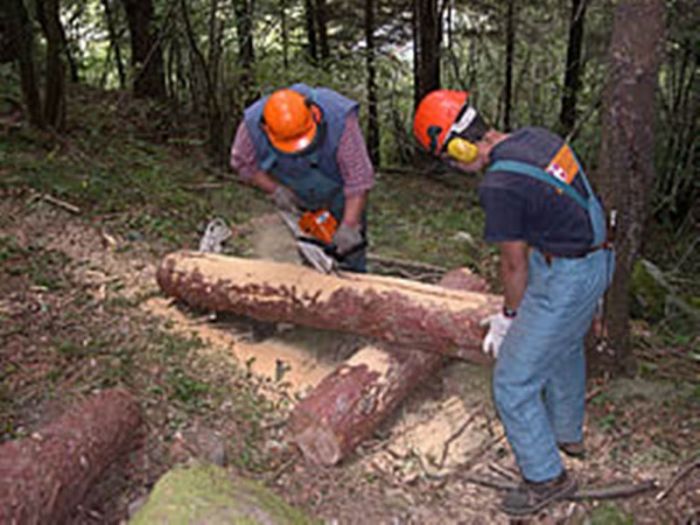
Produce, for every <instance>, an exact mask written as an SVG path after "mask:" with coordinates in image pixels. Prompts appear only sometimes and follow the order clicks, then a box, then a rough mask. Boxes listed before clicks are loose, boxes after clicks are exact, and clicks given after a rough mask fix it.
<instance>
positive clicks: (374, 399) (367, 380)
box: [288, 268, 488, 465]
mask: <svg viewBox="0 0 700 525" xmlns="http://www.w3.org/2000/svg"><path fill="white" fill-rule="evenodd" d="M440 286H443V287H445V288H450V289H457V290H465V291H486V290H488V285H487V283H486V281H484V280H483V279H482V278H480V277H478V276H476V275H474V274H472V273H471V272H470V271H469V270H467V269H465V268H460V269H457V270H453V271H451V272H448V273H447V274H445V275H444V276H443V277H442V279H441V281H440ZM445 360H446V359H445V358H444V357H443V356H441V355H440V354H437V353H432V352H423V351H420V350H412V349H406V348H394V349H392V350H391V351H390V350H388V349H386V348H382V347H379V346H372V345H370V346H366V347H364V348H361V349H360V350H358V351H357V352H356V353H355V354H354V355H353V356H352V357H350V359H348V360H347V361H345V362H344V363H343V364H341V365H340V366H339V367H338V368H336V369H335V371H333V372H332V373H330V374H329V375H327V376H326V377H325V378H324V379H323V380H322V381H321V382H320V383H319V384H318V385H317V386H316V388H314V389H313V390H312V391H311V392H310V393H309V394H308V395H307V396H306V397H305V398H304V399H303V400H302V401H301V402H300V403H299V404H297V406H296V407H295V408H294V411H293V412H292V414H291V416H290V419H289V426H288V428H289V431H290V434H291V439H292V441H293V442H294V443H296V444H297V446H298V447H299V449H300V450H301V452H302V454H303V455H304V457H305V458H306V459H307V460H309V461H310V462H312V463H316V464H322V465H335V464H336V463H338V462H339V461H341V460H342V459H343V458H345V457H347V456H348V455H349V454H350V453H351V452H352V451H353V450H354V449H355V447H357V445H359V444H360V443H361V442H362V441H364V440H365V439H367V438H368V437H369V436H370V435H371V434H372V433H373V432H374V431H375V430H376V428H377V427H378V426H379V424H380V423H381V422H382V421H384V420H385V419H386V417H388V416H389V415H390V414H391V413H392V412H393V411H394V409H395V408H396V406H398V404H399V403H400V402H401V401H403V400H404V399H405V398H406V396H407V395H408V394H409V393H410V392H412V391H413V390H414V389H415V388H416V387H417V386H419V385H420V384H421V383H422V382H423V381H425V380H427V378H429V377H434V376H435V374H436V373H437V372H438V371H439V370H440V368H442V365H443V364H444V362H445Z"/></svg>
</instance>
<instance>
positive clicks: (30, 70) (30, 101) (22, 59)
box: [6, 0, 46, 128]
mask: <svg viewBox="0 0 700 525" xmlns="http://www.w3.org/2000/svg"><path fill="white" fill-rule="evenodd" d="M6 8H7V10H8V12H9V18H10V23H9V26H10V32H11V35H12V37H11V40H12V41H13V43H14V46H15V48H16V51H17V57H18V60H19V69H20V78H21V83H22V98H23V99H24V103H25V105H26V106H27V113H28V114H29V122H31V123H32V125H33V126H36V127H38V128H44V127H45V126H46V123H45V121H44V112H43V110H42V106H41V97H40V95H39V87H38V85H37V78H36V68H35V66H34V34H33V32H32V24H31V21H30V20H29V15H28V14H27V10H26V8H25V7H24V2H23V1H22V0H10V1H9V3H8V4H6Z"/></svg>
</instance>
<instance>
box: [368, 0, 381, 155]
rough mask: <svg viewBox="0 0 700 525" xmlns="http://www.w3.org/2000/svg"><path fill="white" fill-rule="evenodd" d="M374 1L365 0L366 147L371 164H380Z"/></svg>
mask: <svg viewBox="0 0 700 525" xmlns="http://www.w3.org/2000/svg"><path fill="white" fill-rule="evenodd" d="M374 7H375V6H374V0H365V42H366V44H367V61H366V64H367V113H368V118H367V147H368V150H369V158H370V159H371V160H372V164H373V165H374V166H375V168H376V167H379V164H380V155H379V148H380V143H379V140H380V135H379V111H378V102H377V79H376V76H377V68H376V65H375V62H374V58H375V52H376V50H375V45H374Z"/></svg>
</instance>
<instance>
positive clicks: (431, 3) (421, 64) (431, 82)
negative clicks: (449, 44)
mask: <svg viewBox="0 0 700 525" xmlns="http://www.w3.org/2000/svg"><path fill="white" fill-rule="evenodd" d="M413 34H414V39H413V41H414V42H415V46H414V47H415V49H414V57H413V88H414V96H413V98H414V106H415V107H418V104H419V102H420V101H421V100H422V99H423V97H424V96H425V95H427V94H428V93H430V92H431V91H433V90H435V89H438V88H439V87H440V40H441V16H440V11H439V9H438V2H437V0H413Z"/></svg>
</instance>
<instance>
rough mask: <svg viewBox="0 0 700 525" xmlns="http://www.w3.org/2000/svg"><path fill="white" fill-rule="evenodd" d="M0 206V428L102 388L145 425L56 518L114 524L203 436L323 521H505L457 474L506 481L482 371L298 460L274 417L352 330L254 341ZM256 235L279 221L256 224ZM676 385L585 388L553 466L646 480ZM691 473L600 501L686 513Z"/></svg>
mask: <svg viewBox="0 0 700 525" xmlns="http://www.w3.org/2000/svg"><path fill="white" fill-rule="evenodd" d="M1 208H2V209H1V210H0V216H2V217H3V219H2V222H1V224H0V239H3V243H4V249H5V251H4V252H3V253H6V254H7V255H6V256H5V257H4V261H3V278H2V280H1V281H0V282H1V283H2V284H0V313H2V315H3V318H4V319H5V320H6V322H4V323H3V330H2V333H1V334H0V336H2V358H3V369H4V370H3V379H4V381H3V387H4V389H5V393H4V394H5V395H4V396H3V405H2V410H3V412H2V415H3V430H4V435H3V437H4V438H5V439H7V438H10V437H14V438H18V437H21V436H23V435H27V434H28V433H30V432H31V431H32V429H33V428H35V427H37V426H38V425H40V424H41V423H42V422H44V421H47V420H49V419H50V418H51V417H53V416H54V415H56V414H57V413H60V411H61V410H62V409H64V408H65V407H66V406H68V405H69V404H70V403H71V401H72V400H73V399H74V398H75V397H76V396H78V395H81V394H85V393H87V392H89V391H91V390H93V389H95V388H103V387H106V386H109V385H112V384H126V385H127V386H128V387H129V388H130V389H131V390H132V391H134V392H135V393H136V394H137V395H138V396H139V398H140V399H141V401H142V403H143V406H144V410H145V413H146V417H147V420H148V423H149V424H148V428H149V439H148V445H147V446H146V447H145V449H144V450H142V451H141V452H140V453H138V454H136V455H135V457H133V458H131V460H130V463H129V465H125V466H122V468H121V469H118V470H119V471H118V472H115V473H112V474H111V475H110V476H108V478H107V479H106V480H105V481H104V482H102V483H101V484H100V486H98V487H96V488H95V491H94V494H93V495H92V496H91V500H90V501H89V502H86V504H85V505H84V506H83V507H82V508H81V509H80V510H79V511H78V512H77V514H76V515H75V516H74V523H117V522H119V521H120V520H123V519H125V517H126V516H127V513H128V510H129V505H130V504H132V503H133V502H134V501H137V502H138V500H139V498H141V497H142V496H144V495H145V494H146V493H147V491H148V488H149V487H150V486H151V485H152V483H154V481H155V480H156V479H157V478H158V476H159V475H160V474H162V473H163V472H164V471H165V470H167V469H168V468H169V467H170V466H171V465H173V464H175V463H177V462H179V461H186V460H187V458H189V457H191V456H192V455H205V457H208V456H207V455H209V456H211V454H215V451H216V450H217V447H219V448H221V449H223V450H225V453H226V456H227V457H228V458H229V462H228V464H229V465H230V468H231V469H232V470H234V471H236V472H238V473H239V474H242V475H247V476H252V477H256V478H260V479H263V480H264V481H266V482H267V483H268V485H269V486H271V487H272V488H273V489H274V490H275V491H277V492H278V493H279V494H280V495H282V496H283V497H284V498H285V499H286V500H287V501H289V502H291V503H293V504H296V505H299V506H300V507H302V508H304V509H306V510H307V511H308V512H309V513H310V514H312V515H315V516H318V517H320V518H322V519H324V520H326V521H327V522H336V523H505V522H507V520H506V519H505V518H504V516H503V515H501V514H500V513H499V512H498V510H497V501H498V496H499V495H498V493H497V492H496V491H494V490H492V489H488V488H485V487H481V486H479V485H475V484H473V483H470V482H469V481H468V478H469V475H470V474H473V473H479V474H488V475H490V476H495V477H497V478H501V480H504V481H505V480H509V479H511V480H512V479H516V477H517V471H516V469H515V465H514V462H513V458H512V455H511V453H510V451H509V449H508V447H507V444H506V442H505V440H503V439H502V428H501V426H500V424H499V422H498V420H497V419H496V417H495V415H494V412H493V408H492V406H491V402H490V399H489V394H488V392H489V375H490V372H489V370H486V369H483V368H480V367H476V366H471V365H468V364H465V363H453V364H451V365H449V366H448V367H446V368H445V369H444V370H443V373H442V374H440V376H438V377H435V378H434V381H432V382H431V383H430V384H427V385H423V386H422V387H421V388H420V389H419V391H417V392H415V393H414V394H413V395H412V396H411V397H410V398H409V399H408V400H407V401H406V402H405V403H404V404H403V405H402V406H401V408H400V410H399V411H398V413H397V414H396V415H395V416H394V417H393V418H392V420H391V421H387V422H386V424H385V425H383V427H382V428H381V429H380V431H379V432H378V433H377V435H376V437H375V438H374V439H373V440H371V441H370V442H368V443H366V444H365V445H363V446H362V447H361V449H360V450H359V451H358V452H357V453H356V454H354V455H353V456H352V457H351V458H349V460H347V461H346V462H344V463H343V464H341V465H340V466H338V467H334V468H327V469H319V468H317V467H311V466H309V465H306V464H305V463H304V462H303V460H301V459H300V458H299V457H298V456H297V455H296V454H295V452H294V450H293V449H291V448H290V447H289V445H288V444H287V443H286V442H285V433H284V418H285V415H286V414H287V413H288V410H289V407H290V406H292V404H293V402H294V400H295V399H296V397H297V396H300V395H303V392H304V390H305V389H306V388H309V387H311V386H313V385H314V384H315V383H317V382H318V381H319V380H320V379H321V378H322V377H323V375H324V374H326V373H328V372H329V371H330V370H332V368H333V366H334V364H335V363H337V362H339V361H340V360H341V359H342V358H343V357H346V356H347V355H349V354H350V353H351V352H352V350H353V348H356V347H357V342H356V341H354V340H353V338H352V337H348V336H344V335H340V334H334V333H332V332H327V333H322V332H317V331H312V330H308V329H298V328H294V327H277V330H276V333H275V335H273V336H272V337H267V338H265V339H264V340H262V341H256V340H255V333H254V332H255V326H254V324H253V323H251V322H250V321H246V320H244V319H215V318H213V317H212V316H208V315H206V314H203V313H201V312H189V311H187V310H185V309H183V308H182V307H178V306H177V305H174V304H171V303H170V302H168V301H167V300H166V299H164V298H162V297H161V296H160V295H159V292H158V290H157V288H156V285H155V281H154V278H153V276H154V270H155V266H156V264H157V262H158V254H157V253H153V251H152V249H151V248H152V247H150V246H148V245H146V244H145V243H142V242H138V241H137V242H132V241H128V240H126V239H123V238H120V237H118V236H114V235H112V234H110V233H109V232H107V231H105V230H104V229H101V228H98V227H95V225H93V224H89V223H85V222H84V221H83V220H82V219H81V218H80V217H76V216H74V215H73V214H71V213H69V212H66V211H64V210H62V209H58V208H56V207H55V206H53V205H52V204H50V203H46V202H43V201H31V199H29V200H28V195H27V194H25V193H22V192H20V193H18V194H15V195H4V198H3V201H2V205H1ZM262 231H265V232H266V233H264V234H262V235H263V236H275V235H277V234H278V232H279V230H278V229H276V226H275V225H274V223H273V224H271V225H267V226H265V227H263V228H262ZM105 239H109V241H105ZM253 244H254V245H255V246H256V248H258V249H259V248H260V244H261V245H264V244H265V243H260V244H258V242H257V240H255V239H253ZM273 255H274V254H273ZM261 256H269V254H266V253H262V254H261ZM694 395H695V396H696V395H697V392H693V390H692V385H691V384H690V383H683V382H676V383H672V382H656V381H654V382H650V381H644V380H626V381H616V382H607V383H606V382H599V383H594V384H592V385H591V391H590V393H589V410H588V425H587V429H586V443H587V446H588V449H589V459H588V460H586V461H585V462H580V461H573V460H572V461H569V462H568V466H569V467H570V468H571V470H572V471H574V472H576V473H577V475H578V477H579V479H580V480H581V481H582V482H583V483H584V484H592V485H605V484H609V483H611V482H613V481H615V480H617V481H625V482H641V481H644V480H650V479H655V480H657V481H658V482H659V485H660V486H664V485H665V484H666V483H668V481H669V480H670V479H671V477H672V476H673V474H674V473H675V472H676V471H677V469H678V467H679V466H680V465H681V464H682V463H683V462H684V461H687V460H688V459H689V458H690V457H691V453H692V451H693V450H696V449H697V437H698V433H697V431H698V426H697V424H698V410H697V409H698V405H697V398H696V397H694ZM241 405H243V406H244V410H243V411H241ZM246 411H247V413H245V412H246ZM202 442H204V443H206V442H208V443H209V445H208V448H207V445H206V444H205V445H201V443H202ZM699 482H700V477H698V473H697V472H692V473H691V474H690V475H688V476H687V477H685V478H684V479H683V480H681V481H680V482H679V483H678V485H677V486H675V487H674V488H673V490H672V491H671V492H670V494H668V496H667V497H665V498H664V499H663V500H662V501H660V502H657V501H656V500H655V498H654V495H655V494H656V493H655V492H650V493H647V494H644V495H640V496H637V497H634V498H629V499H625V500H620V501H618V502H617V503H616V505H617V507H618V508H619V509H621V511H622V512H624V513H627V514H628V515H629V516H633V519H634V522H635V523H671V522H676V523H681V522H684V521H685V522H690V520H691V519H692V518H691V516H692V515H693V513H697V509H698V505H700V499H699V496H700V493H699V492H698V491H699V490H700V485H699ZM598 505H600V504H598V503H595V502H585V503H561V504H559V505H557V506H554V507H552V508H551V509H549V510H548V511H546V512H544V513H543V514H542V515H541V516H540V517H538V518H537V519H535V520H534V522H541V523H559V522H571V523H575V522H583V520H585V517H586V516H588V515H590V513H591V512H592V511H593V510H594V508H595V507H596V506H598ZM607 505H609V504H607ZM132 509H133V505H132ZM606 509H607V507H606ZM360 516H361V518H360Z"/></svg>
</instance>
